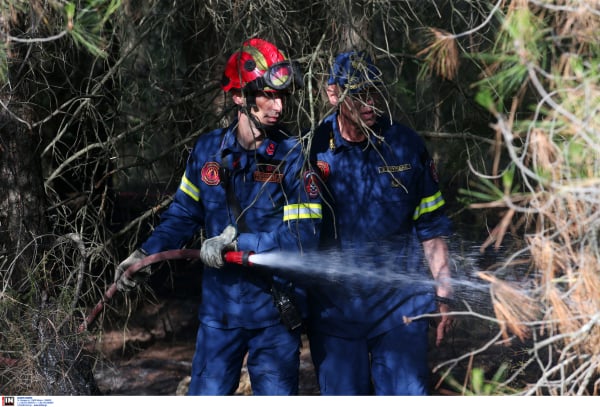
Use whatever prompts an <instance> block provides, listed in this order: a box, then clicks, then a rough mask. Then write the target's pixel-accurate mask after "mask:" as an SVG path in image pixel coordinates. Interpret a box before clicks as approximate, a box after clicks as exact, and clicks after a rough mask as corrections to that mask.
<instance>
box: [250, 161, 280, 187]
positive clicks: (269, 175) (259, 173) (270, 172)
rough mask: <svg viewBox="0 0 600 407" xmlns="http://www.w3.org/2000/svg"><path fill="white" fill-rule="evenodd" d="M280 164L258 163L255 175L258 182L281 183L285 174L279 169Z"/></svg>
mask: <svg viewBox="0 0 600 407" xmlns="http://www.w3.org/2000/svg"><path fill="white" fill-rule="evenodd" d="M280 166H281V164H279V165H274V164H258V165H257V168H258V169H257V170H256V171H254V174H253V177H254V181H256V182H276V183H278V184H281V181H282V180H283V174H282V173H281V172H280V171H279V167H280Z"/></svg>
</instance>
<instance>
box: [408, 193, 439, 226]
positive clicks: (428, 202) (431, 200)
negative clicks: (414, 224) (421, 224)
mask: <svg viewBox="0 0 600 407" xmlns="http://www.w3.org/2000/svg"><path fill="white" fill-rule="evenodd" d="M445 203H446V201H444V197H443V196H442V193H441V192H440V191H437V192H436V193H435V194H434V195H431V196H428V197H426V198H423V199H421V203H420V204H419V206H417V208H416V209H415V213H414V214H413V220H417V219H418V218H419V216H421V215H424V214H426V213H429V212H433V211H435V210H436V209H438V208H439V207H441V206H443V205H444V204H445Z"/></svg>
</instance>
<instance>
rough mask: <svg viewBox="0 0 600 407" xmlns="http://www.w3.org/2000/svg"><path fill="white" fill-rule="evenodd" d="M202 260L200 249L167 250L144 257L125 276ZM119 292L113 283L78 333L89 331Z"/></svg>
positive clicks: (130, 267) (81, 325) (129, 268)
mask: <svg viewBox="0 0 600 407" xmlns="http://www.w3.org/2000/svg"><path fill="white" fill-rule="evenodd" d="M199 258H200V250H198V249H178V250H167V251H164V252H160V253H156V254H151V255H149V256H146V257H144V258H143V259H142V260H140V261H138V262H137V263H135V264H132V265H131V266H129V267H128V268H127V270H125V275H126V276H127V277H131V276H132V275H133V274H135V273H136V272H137V271H139V270H140V269H143V268H144V267H146V266H149V265H151V264H154V263H158V262H159V261H164V260H182V259H199ZM116 292H117V283H112V284H111V285H110V287H109V288H108V290H106V292H105V293H104V296H103V297H102V299H101V300H100V301H98V303H97V304H96V306H95V307H94V308H93V309H92V311H91V312H90V313H89V314H88V316H87V317H86V318H85V320H84V321H83V322H82V323H81V324H80V325H79V329H78V330H77V332H78V333H81V332H83V331H85V330H86V329H87V327H88V326H89V325H90V324H91V323H92V322H94V319H96V316H97V315H98V314H99V313H100V311H102V309H103V308H104V304H105V303H106V302H107V301H108V300H110V299H111V298H112V296H113V295H115V293H116Z"/></svg>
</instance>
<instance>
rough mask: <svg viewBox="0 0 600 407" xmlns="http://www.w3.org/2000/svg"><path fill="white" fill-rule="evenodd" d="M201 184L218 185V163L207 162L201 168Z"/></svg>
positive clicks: (219, 180)
mask: <svg viewBox="0 0 600 407" xmlns="http://www.w3.org/2000/svg"><path fill="white" fill-rule="evenodd" d="M201 175H202V182H204V183H205V184H206V185H219V183H220V182H221V179H220V178H219V163H216V162H214V161H209V162H207V163H206V164H204V166H203V167H202V171H201Z"/></svg>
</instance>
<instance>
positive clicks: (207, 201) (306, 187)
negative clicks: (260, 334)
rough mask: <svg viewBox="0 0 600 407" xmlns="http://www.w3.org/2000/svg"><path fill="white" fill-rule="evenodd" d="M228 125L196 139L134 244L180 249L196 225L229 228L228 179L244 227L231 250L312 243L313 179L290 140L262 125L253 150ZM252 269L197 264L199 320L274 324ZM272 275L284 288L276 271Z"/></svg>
mask: <svg viewBox="0 0 600 407" xmlns="http://www.w3.org/2000/svg"><path fill="white" fill-rule="evenodd" d="M236 126H237V122H236V123H233V124H232V125H231V126H230V127H229V128H228V129H217V130H214V131H212V132H209V133H207V134H204V135H202V136H200V137H199V139H198V141H197V142H196V144H195V146H194V149H193V151H192V152H191V154H190V156H189V159H188V163H187V167H186V170H185V174H184V176H183V177H182V180H181V183H180V186H179V189H178V190H177V192H176V193H175V196H174V201H173V202H172V203H171V205H170V206H169V207H168V208H167V210H166V211H165V212H164V213H163V214H162V216H161V222H160V224H159V225H158V226H157V227H156V228H155V230H154V231H153V233H152V235H151V236H150V238H149V239H148V240H147V241H146V242H145V243H144V244H143V245H142V248H143V249H144V250H145V251H147V252H148V253H149V254H153V253H157V252H160V251H164V250H170V249H177V248H181V247H183V246H184V245H185V244H186V242H187V241H188V240H189V239H190V238H191V237H192V236H193V235H194V234H195V233H196V232H197V231H198V230H199V229H200V228H202V227H204V228H205V233H206V237H207V238H210V237H213V236H216V235H219V234H220V233H221V232H222V231H223V229H224V228H225V227H226V226H227V225H228V224H234V225H235V224H236V222H235V219H234V216H233V215H232V213H231V210H230V208H229V207H228V203H227V198H226V188H225V187H224V182H231V183H233V188H234V191H235V195H236V196H237V199H238V202H239V206H240V208H241V209H242V210H243V211H244V212H245V214H244V219H245V223H246V224H247V229H248V230H247V231H244V232H242V233H240V235H239V237H238V250H249V251H253V252H255V253H265V252H270V251H279V250H281V251H294V252H298V251H301V250H312V249H315V248H316V247H317V245H318V237H319V234H318V233H319V229H320V223H321V217H322V215H321V204H320V197H319V194H318V193H317V192H318V191H316V189H315V188H316V185H314V177H313V176H311V175H310V173H309V172H306V173H304V172H303V168H304V166H303V163H304V160H303V154H301V151H302V149H301V146H300V145H299V143H298V139H297V138H291V137H289V134H288V133H286V132H285V131H284V130H283V129H281V128H277V127H275V128H271V129H269V130H268V133H267V134H268V138H267V139H266V140H264V142H263V143H262V144H261V146H260V147H259V148H258V149H257V150H256V151H246V150H244V149H242V148H241V146H240V145H239V144H238V143H237V141H236V136H235V134H236V132H235V129H236ZM221 167H226V168H227V169H228V170H229V174H230V175H229V176H228V177H224V176H223V171H220V168H221ZM221 178H228V179H221ZM258 271H259V270H257V269H253V268H249V267H244V266H239V265H231V264H226V265H225V266H224V267H223V268H222V269H218V270H217V269H212V268H209V267H205V268H204V272H203V277H202V301H201V304H200V307H199V319H200V321H201V322H202V323H204V324H206V325H209V326H212V327H217V328H237V327H244V328H249V329H254V328H261V327H266V326H270V325H273V324H276V323H278V322H279V314H278V312H277V310H276V307H275V306H274V304H273V298H272V296H271V294H270V292H269V290H270V280H269V279H265V278H264V277H263V276H262V274H259V272H258ZM275 280H276V282H277V284H280V285H286V286H287V285H289V284H288V283H289V282H287V281H285V280H283V279H282V278H281V277H280V276H277V275H276V276H275ZM293 294H294V293H292V295H293ZM296 294H298V295H297V297H298V298H297V301H305V298H302V296H301V294H302V292H301V291H297V292H296ZM297 305H298V306H299V307H300V308H302V307H303V306H305V304H297Z"/></svg>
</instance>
